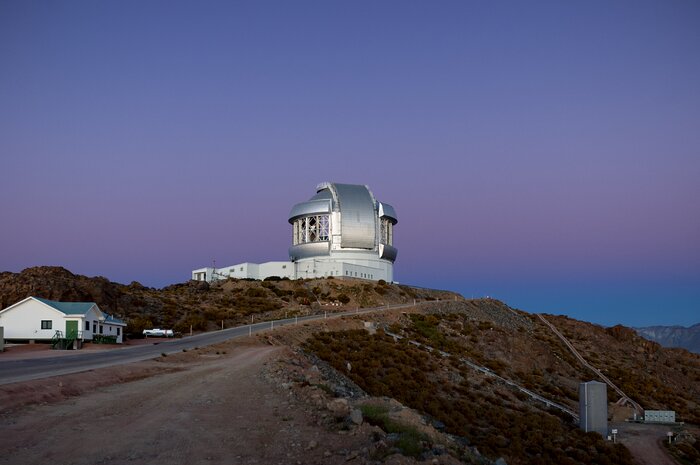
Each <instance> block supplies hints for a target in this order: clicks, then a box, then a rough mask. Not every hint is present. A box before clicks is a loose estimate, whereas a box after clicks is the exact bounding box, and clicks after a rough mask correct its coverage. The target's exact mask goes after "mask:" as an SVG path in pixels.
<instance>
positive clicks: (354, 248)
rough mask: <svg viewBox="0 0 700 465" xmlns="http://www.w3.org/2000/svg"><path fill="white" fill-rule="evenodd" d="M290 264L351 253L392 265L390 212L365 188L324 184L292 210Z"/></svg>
mask: <svg viewBox="0 0 700 465" xmlns="http://www.w3.org/2000/svg"><path fill="white" fill-rule="evenodd" d="M289 223H290V224H292V226H293V239H292V246H291V247H290V248H289V256H290V258H291V260H292V261H296V260H302V259H308V258H314V257H328V256H331V255H334V254H342V253H344V252H355V255H357V253H362V254H364V255H367V257H366V259H370V257H372V258H374V259H375V260H376V259H379V260H386V261H389V262H391V263H393V262H394V260H395V259H396V255H397V250H396V248H395V247H394V246H393V227H394V225H396V224H397V223H398V218H397V216H396V212H395V211H394V208H393V207H392V206H391V205H389V204H386V203H382V202H379V201H377V200H376V199H375V197H374V195H373V194H372V191H371V190H370V189H369V187H367V186H363V185H358V184H340V183H329V182H324V183H321V184H319V185H318V186H317V188H316V194H315V195H314V196H312V197H311V198H310V199H309V200H307V201H306V202H301V203H298V204H296V205H294V206H293V207H292V210H291V212H290V213H289Z"/></svg>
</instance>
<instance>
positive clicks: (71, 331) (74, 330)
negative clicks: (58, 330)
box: [66, 321, 78, 339]
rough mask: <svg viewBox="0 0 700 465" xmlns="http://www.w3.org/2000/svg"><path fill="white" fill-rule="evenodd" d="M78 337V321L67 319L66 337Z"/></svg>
mask: <svg viewBox="0 0 700 465" xmlns="http://www.w3.org/2000/svg"><path fill="white" fill-rule="evenodd" d="M77 337H78V322H77V321H66V339H76V338H77Z"/></svg>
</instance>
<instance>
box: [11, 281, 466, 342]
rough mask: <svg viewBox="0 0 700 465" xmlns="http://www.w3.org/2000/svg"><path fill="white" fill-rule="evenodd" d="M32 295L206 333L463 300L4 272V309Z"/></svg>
mask: <svg viewBox="0 0 700 465" xmlns="http://www.w3.org/2000/svg"><path fill="white" fill-rule="evenodd" d="M28 296H35V297H44V298H46V299H51V300H59V301H66V302H95V303H97V304H98V305H99V306H100V308H101V309H102V310H103V311H106V312H107V313H110V314H114V315H116V316H118V317H120V318H122V319H124V320H125V321H126V322H127V323H128V325H129V326H128V328H127V334H128V333H131V334H134V335H136V334H139V333H141V331H142V330H143V329H144V328H152V327H166V328H173V329H175V330H176V331H180V332H183V333H184V332H189V330H190V328H192V329H193V330H194V331H204V330H207V329H213V328H217V327H221V322H222V321H223V323H224V325H225V326H227V327H229V326H233V325H237V324H242V323H244V322H248V321H250V319H251V316H252V317H253V318H255V319H257V320H259V319H272V318H282V317H285V316H294V315H306V314H310V313H314V312H324V311H327V312H332V311H342V310H347V309H351V308H357V307H361V308H362V307H374V306H380V305H390V304H399V303H410V302H413V301H414V300H417V301H421V300H436V299H443V300H444V299H450V300H455V299H462V297H461V296H459V295H458V294H455V293H452V292H447V291H436V290H430V289H420V288H415V287H410V286H403V285H394V284H387V283H384V282H381V281H380V282H378V283H374V282H367V281H364V280H357V279H352V278H335V279H313V280H294V281H290V280H267V281H255V280H237V279H229V280H226V281H220V282H217V283H214V284H211V285H209V284H207V283H205V282H198V281H189V282H186V283H180V284H174V285H172V286H167V287H165V288H163V289H154V288H148V287H145V286H142V285H141V284H139V283H138V282H132V283H131V284H129V285H123V284H118V283H114V282H110V281H109V280H108V279H107V278H103V277H87V276H81V275H76V274H73V273H71V272H70V271H68V270H66V269H65V268H61V267H35V268H27V269H26V270H23V271H22V272H21V273H10V272H4V273H0V309H3V308H6V307H8V306H10V305H12V304H14V303H16V302H18V301H20V300H22V299H24V298H25V297H28Z"/></svg>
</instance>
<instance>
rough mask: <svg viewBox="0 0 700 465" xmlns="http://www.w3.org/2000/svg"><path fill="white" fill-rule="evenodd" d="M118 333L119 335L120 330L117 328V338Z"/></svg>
mask: <svg viewBox="0 0 700 465" xmlns="http://www.w3.org/2000/svg"><path fill="white" fill-rule="evenodd" d="M119 333H121V328H117V336H119Z"/></svg>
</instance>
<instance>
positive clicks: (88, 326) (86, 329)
mask: <svg viewBox="0 0 700 465" xmlns="http://www.w3.org/2000/svg"><path fill="white" fill-rule="evenodd" d="M85 331H90V322H89V321H86V322H85Z"/></svg>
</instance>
